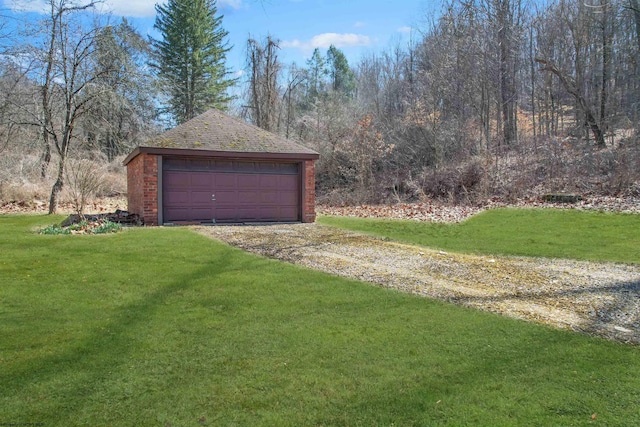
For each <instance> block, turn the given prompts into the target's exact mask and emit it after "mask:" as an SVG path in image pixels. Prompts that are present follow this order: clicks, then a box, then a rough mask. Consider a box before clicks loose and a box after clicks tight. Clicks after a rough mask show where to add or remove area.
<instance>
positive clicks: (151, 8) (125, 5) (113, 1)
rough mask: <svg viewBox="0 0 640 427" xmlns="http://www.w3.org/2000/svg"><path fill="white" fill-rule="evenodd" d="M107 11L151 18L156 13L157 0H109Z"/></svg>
mask: <svg viewBox="0 0 640 427" xmlns="http://www.w3.org/2000/svg"><path fill="white" fill-rule="evenodd" d="M104 8H105V12H111V13H113V14H114V15H118V16H134V17H138V18H149V17H153V16H155V15H156V8H155V2H153V1H146V0H107V1H106V2H105V5H104Z"/></svg>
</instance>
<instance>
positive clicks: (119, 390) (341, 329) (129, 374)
mask: <svg viewBox="0 0 640 427" xmlns="http://www.w3.org/2000/svg"><path fill="white" fill-rule="evenodd" d="M52 220H53V219H52V218H51V217H42V216H40V217H34V216H28V217H24V216H0V253H1V254H2V256H1V257H0V281H1V285H0V300H1V304H0V337H2V341H1V344H0V366H2V369H1V370H0V384H1V385H2V386H1V387H0V424H9V425H11V424H18V423H23V424H24V423H42V425H44V426H47V427H48V426H86V425H96V426H201V425H216V426H218V425H222V426H276V425H277V426H391V425H395V426H411V425H416V426H424V425H433V426H438V425H448V426H462V425H470V426H475V425H492V426H494V425H495V426H499V425H506V426H508V425H514V426H515V425H518V426H527V425H530V426H540V425H562V426H571V425H575V426H585V425H608V426H616V425H619V426H628V425H638V424H640V349H639V348H637V347H631V346H625V345H622V344H618V343H612V342H606V341H603V340H600V339H596V338H591V337H587V336H583V335H578V334H573V333H569V332H566V331H557V330H552V329H550V328H546V327H543V326H539V325H534V324H530V323H526V322H521V321H517V320H512V319H507V318H503V317H500V316H496V315H493V314H489V313H483V312H479V311H474V310H470V309H464V308H460V307H456V306H453V305H449V304H446V303H442V302H437V301H432V300H428V299H424V298H419V297H415V296H410V295H405V294H401V293H398V292H394V291H392V290H389V289H382V288H378V287H375V286H372V285H369V284H365V283H361V282H357V281H351V280H346V279H342V278H339V277H335V276H330V275H327V274H323V273H319V272H313V271H310V270H306V269H302V268H298V267H294V266H290V265H286V264H282V263H280V262H277V261H273V260H267V259H264V258H260V257H256V256H253V255H249V254H246V253H244V252H242V251H240V250H237V249H233V248H230V247H228V246H226V245H223V244H221V243H217V242H215V241H213V240H209V239H207V238H204V237H202V236H199V235H196V234H195V233H193V232H191V231H190V230H188V229H184V228H171V229H163V228H152V229H131V230H126V231H125V232H121V233H117V234H110V235H101V236H47V235H39V234H36V233H34V231H33V230H34V229H37V228H42V227H43V226H45V225H46V224H47V223H50V222H52ZM594 414H597V415H595V416H596V419H595V420H594V419H592V416H593V415H594Z"/></svg>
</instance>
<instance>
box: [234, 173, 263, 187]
mask: <svg viewBox="0 0 640 427" xmlns="http://www.w3.org/2000/svg"><path fill="white" fill-rule="evenodd" d="M259 183H260V175H238V189H239V190H244V189H251V190H253V189H255V188H259V187H258V186H259Z"/></svg>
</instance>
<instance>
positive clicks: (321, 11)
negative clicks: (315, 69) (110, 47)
mask: <svg viewBox="0 0 640 427" xmlns="http://www.w3.org/2000/svg"><path fill="white" fill-rule="evenodd" d="M79 2H80V1H79ZM45 3H46V0H0V4H1V5H2V7H1V8H2V9H4V11H3V13H4V14H7V13H13V14H17V13H18V12H19V11H29V12H35V13H30V14H28V15H23V16H30V17H32V18H30V19H36V17H37V13H38V12H41V11H43V10H46V7H45V6H44V4H45ZM80 3H82V2H80ZM154 4H155V1H154V0H104V3H103V4H102V5H101V6H100V9H101V10H102V11H104V12H110V13H111V14H112V15H113V16H114V17H119V16H124V17H127V19H128V20H129V21H130V22H131V23H132V24H133V25H134V27H135V28H136V29H137V30H138V31H139V32H140V33H141V34H143V35H150V36H152V37H158V34H157V32H156V31H155V30H154V29H153V24H154V21H155V8H154ZM217 7H218V14H219V15H222V16H223V19H222V26H223V28H224V29H225V30H226V31H228V32H229V36H228V41H229V44H230V45H231V46H232V50H231V51H230V52H229V53H228V54H227V67H228V68H230V69H231V71H232V72H233V73H235V74H236V75H238V76H239V75H241V74H242V70H243V69H244V66H245V47H246V44H247V40H248V39H249V37H252V38H255V39H262V38H264V37H266V36H267V35H271V37H272V38H274V39H277V40H280V51H279V54H278V57H279V59H280V61H281V62H282V63H283V64H285V65H289V64H291V63H292V62H295V63H296V64H297V65H299V66H304V65H305V61H306V60H307V59H308V58H309V57H310V56H311V54H312V53H313V49H314V48H316V47H317V48H320V49H321V51H322V52H323V54H324V53H326V50H327V49H328V47H329V46H330V45H331V44H333V45H335V46H336V47H337V48H339V49H341V50H342V51H343V52H344V53H345V55H346V56H347V59H348V60H349V63H350V64H351V65H355V64H356V63H357V62H358V61H359V59H360V58H362V56H363V55H365V54H368V53H372V52H381V51H383V50H384V49H387V48H391V47H393V46H394V45H396V44H401V45H406V43H408V42H409V40H410V38H411V34H412V31H413V32H414V34H415V31H416V30H419V29H420V28H423V27H424V23H425V22H426V18H427V17H428V16H432V15H433V14H435V13H437V12H439V9H440V1H438V0H396V1H390V0H218V1H217ZM0 19H2V18H0Z"/></svg>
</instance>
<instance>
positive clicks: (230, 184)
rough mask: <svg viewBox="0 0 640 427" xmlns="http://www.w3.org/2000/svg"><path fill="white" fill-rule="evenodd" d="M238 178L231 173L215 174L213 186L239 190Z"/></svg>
mask: <svg viewBox="0 0 640 427" xmlns="http://www.w3.org/2000/svg"><path fill="white" fill-rule="evenodd" d="M237 178H238V177H237V176H236V175H234V174H230V173H215V174H213V185H214V186H215V188H222V189H224V188H237V187H238V182H237Z"/></svg>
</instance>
